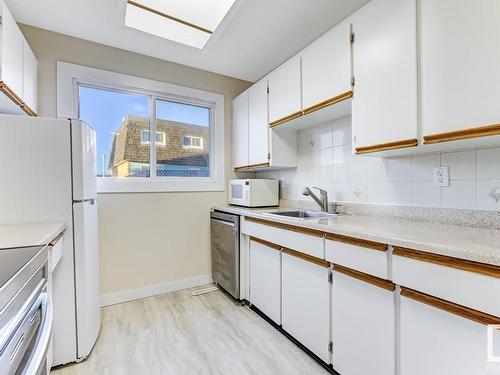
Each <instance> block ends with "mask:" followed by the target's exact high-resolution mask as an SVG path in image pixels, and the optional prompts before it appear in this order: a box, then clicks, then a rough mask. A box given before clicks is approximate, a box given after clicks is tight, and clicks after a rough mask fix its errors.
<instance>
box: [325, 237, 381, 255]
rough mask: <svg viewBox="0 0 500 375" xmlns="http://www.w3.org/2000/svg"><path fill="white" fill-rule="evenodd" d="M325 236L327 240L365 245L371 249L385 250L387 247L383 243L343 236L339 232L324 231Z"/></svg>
mask: <svg viewBox="0 0 500 375" xmlns="http://www.w3.org/2000/svg"><path fill="white" fill-rule="evenodd" d="M325 238H326V239H327V240H330V241H337V242H343V243H347V244H350V245H355V246H360V247H365V248H368V249H372V250H379V251H387V249H388V246H387V245H386V244H383V243H379V242H374V241H368V240H361V239H359V238H354V237H349V236H344V235H341V234H335V233H326V234H325Z"/></svg>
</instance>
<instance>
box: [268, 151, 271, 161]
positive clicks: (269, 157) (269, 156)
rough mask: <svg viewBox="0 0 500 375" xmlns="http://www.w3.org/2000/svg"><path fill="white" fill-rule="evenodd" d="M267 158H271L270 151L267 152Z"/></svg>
mask: <svg viewBox="0 0 500 375" xmlns="http://www.w3.org/2000/svg"><path fill="white" fill-rule="evenodd" d="M267 160H271V153H270V152H268V153H267Z"/></svg>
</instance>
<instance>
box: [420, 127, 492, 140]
mask: <svg viewBox="0 0 500 375" xmlns="http://www.w3.org/2000/svg"><path fill="white" fill-rule="evenodd" d="M491 135H500V124H493V125H486V126H479V127H476V128H469V129H463V130H457V131H452V132H447V133H438V134H432V135H424V144H426V145H430V144H433V143H440V142H449V141H458V140H461V139H469V138H479V137H487V136H491Z"/></svg>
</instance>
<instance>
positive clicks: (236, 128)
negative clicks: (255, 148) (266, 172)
mask: <svg viewBox="0 0 500 375" xmlns="http://www.w3.org/2000/svg"><path fill="white" fill-rule="evenodd" d="M232 146H233V168H238V167H244V166H247V165H248V90H247V91H245V92H243V93H242V94H240V95H238V96H237V97H236V98H234V99H233V143H232Z"/></svg>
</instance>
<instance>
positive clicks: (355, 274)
mask: <svg viewBox="0 0 500 375" xmlns="http://www.w3.org/2000/svg"><path fill="white" fill-rule="evenodd" d="M332 270H333V271H335V272H338V273H341V274H344V275H346V276H350V277H352V278H354V279H357V280H361V281H364V282H365V283H368V284H372V285H374V286H376V287H379V288H382V289H385V290H388V291H390V292H393V291H394V290H396V285H395V284H394V283H393V282H392V281H389V280H385V279H382V278H380V277H376V276H372V275H369V274H367V273H364V272H360V271H356V270H353V269H351V268H348V267H344V266H341V265H338V264H335V263H332ZM334 282H335V281H334Z"/></svg>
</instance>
